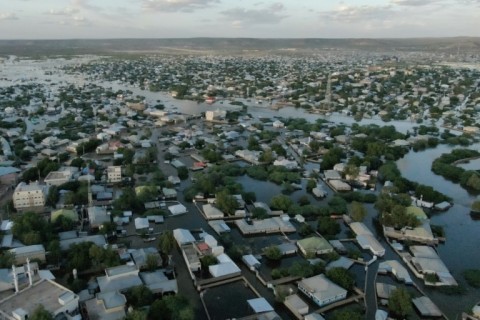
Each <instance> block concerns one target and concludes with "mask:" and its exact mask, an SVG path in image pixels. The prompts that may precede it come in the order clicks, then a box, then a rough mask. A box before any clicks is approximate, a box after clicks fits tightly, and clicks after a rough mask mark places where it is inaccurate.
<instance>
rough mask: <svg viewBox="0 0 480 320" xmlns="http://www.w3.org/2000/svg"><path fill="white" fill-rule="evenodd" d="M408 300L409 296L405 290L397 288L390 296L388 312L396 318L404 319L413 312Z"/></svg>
mask: <svg viewBox="0 0 480 320" xmlns="http://www.w3.org/2000/svg"><path fill="white" fill-rule="evenodd" d="M410 299H411V296H410V294H409V293H408V291H407V290H406V289H405V288H403V287H400V288H397V289H395V290H393V291H392V293H391V294H390V299H389V300H388V310H390V311H391V312H393V313H394V314H396V315H398V316H401V317H405V316H406V315H408V314H409V313H410V312H412V311H413V308H412V303H411V301H410Z"/></svg>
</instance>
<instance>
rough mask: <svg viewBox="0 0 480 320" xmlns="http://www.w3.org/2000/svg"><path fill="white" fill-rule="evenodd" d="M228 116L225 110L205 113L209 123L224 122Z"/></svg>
mask: <svg viewBox="0 0 480 320" xmlns="http://www.w3.org/2000/svg"><path fill="white" fill-rule="evenodd" d="M226 116H227V112H226V111H225V110H215V111H207V112H205V120H207V121H218V120H223V119H225V117H226Z"/></svg>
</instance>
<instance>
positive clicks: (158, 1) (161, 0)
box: [142, 0, 220, 12]
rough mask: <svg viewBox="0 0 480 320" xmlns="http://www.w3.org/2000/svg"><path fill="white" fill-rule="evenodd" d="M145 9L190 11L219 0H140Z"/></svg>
mask: <svg viewBox="0 0 480 320" xmlns="http://www.w3.org/2000/svg"><path fill="white" fill-rule="evenodd" d="M142 2H143V5H142V6H143V8H144V9H145V10H146V11H151V10H153V11H161V12H177V11H182V12H192V11H195V10H198V9H204V8H207V7H210V6H211V5H212V4H215V3H219V2H220V1H219V0H142Z"/></svg>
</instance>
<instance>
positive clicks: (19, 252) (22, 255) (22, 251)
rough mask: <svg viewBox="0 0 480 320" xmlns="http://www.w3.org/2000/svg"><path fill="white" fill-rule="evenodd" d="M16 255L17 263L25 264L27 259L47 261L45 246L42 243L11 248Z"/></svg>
mask: <svg viewBox="0 0 480 320" xmlns="http://www.w3.org/2000/svg"><path fill="white" fill-rule="evenodd" d="M9 251H10V252H11V253H12V254H13V255H14V256H15V264H24V263H26V262H27V259H30V260H33V259H36V260H40V261H41V262H45V261H46V257H45V247H44V246H43V245H42V244H34V245H30V246H24V247H18V248H13V249H10V250H9Z"/></svg>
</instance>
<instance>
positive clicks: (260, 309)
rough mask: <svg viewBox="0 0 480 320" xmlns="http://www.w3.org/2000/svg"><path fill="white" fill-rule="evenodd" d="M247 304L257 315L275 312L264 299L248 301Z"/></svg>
mask: <svg viewBox="0 0 480 320" xmlns="http://www.w3.org/2000/svg"><path fill="white" fill-rule="evenodd" d="M247 303H248V305H249V306H250V308H251V309H252V310H253V312H254V313H255V314H258V313H265V312H272V311H274V310H273V307H272V306H271V305H270V303H268V301H267V299H265V298H262V297H260V298H255V299H250V300H247Z"/></svg>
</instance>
